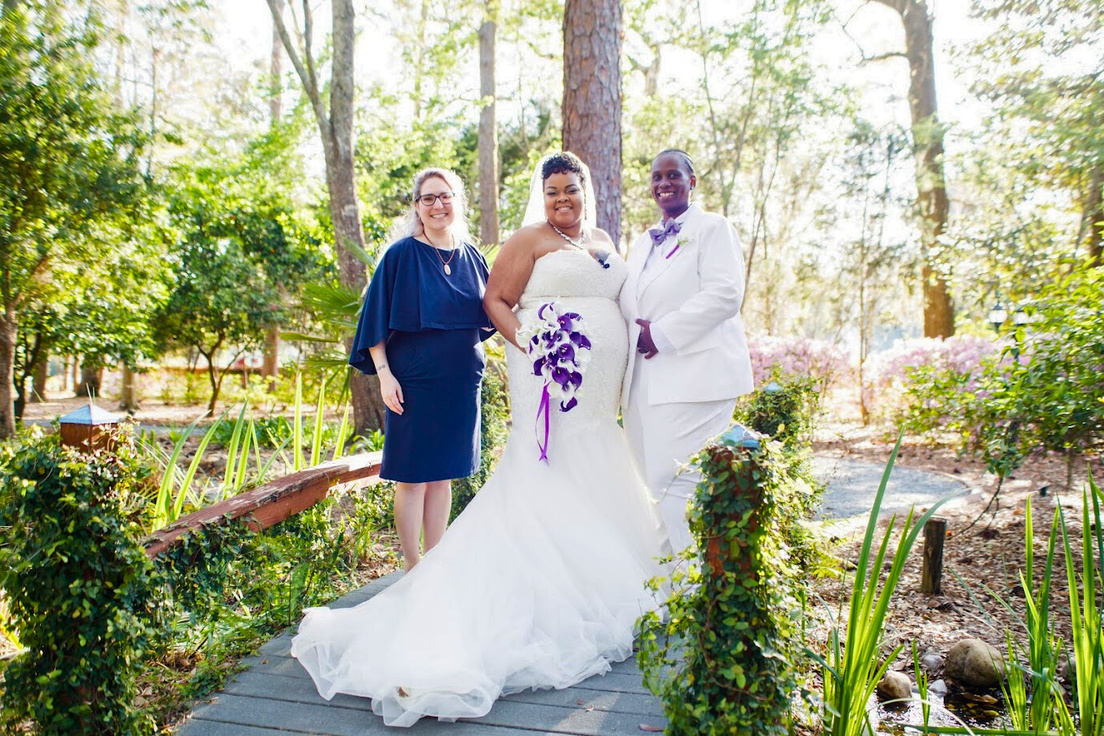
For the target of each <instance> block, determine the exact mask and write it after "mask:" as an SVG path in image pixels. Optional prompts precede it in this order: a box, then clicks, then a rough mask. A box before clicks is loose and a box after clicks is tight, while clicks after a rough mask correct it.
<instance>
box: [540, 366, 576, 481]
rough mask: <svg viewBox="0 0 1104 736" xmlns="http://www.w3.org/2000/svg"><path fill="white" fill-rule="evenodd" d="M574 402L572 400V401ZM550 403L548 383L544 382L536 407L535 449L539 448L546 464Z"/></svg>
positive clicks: (541, 457)
mask: <svg viewBox="0 0 1104 736" xmlns="http://www.w3.org/2000/svg"><path fill="white" fill-rule="evenodd" d="M572 400H574V399H572ZM550 403H551V397H550V396H549V395H548V383H547V382H545V384H544V389H543V390H542V391H541V399H540V404H539V405H538V406H537V447H539V448H540V451H541V454H540V459H541V460H543V461H545V462H548V430H549V422H550V421H551V419H552V418H551V417H550V416H549V412H550V411H551V409H550V407H549V404H550ZM541 414H544V442H543V443H541V440H540V418H541Z"/></svg>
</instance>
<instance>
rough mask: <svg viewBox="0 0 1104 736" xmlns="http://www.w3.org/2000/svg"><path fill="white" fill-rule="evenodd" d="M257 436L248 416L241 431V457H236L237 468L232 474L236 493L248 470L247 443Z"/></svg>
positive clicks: (243, 483) (251, 420) (240, 487)
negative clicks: (247, 420) (246, 423)
mask: <svg viewBox="0 0 1104 736" xmlns="http://www.w3.org/2000/svg"><path fill="white" fill-rule="evenodd" d="M256 436H257V432H256V430H255V429H254V427H253V417H250V418H249V425H248V426H247V427H246V429H245V431H244V432H242V450H241V457H240V458H238V469H237V472H236V473H235V474H234V492H235V493H237V492H238V491H240V490H241V489H242V486H244V485H245V477H246V471H247V470H249V443H250V442H252V441H253V438H254V437H256Z"/></svg>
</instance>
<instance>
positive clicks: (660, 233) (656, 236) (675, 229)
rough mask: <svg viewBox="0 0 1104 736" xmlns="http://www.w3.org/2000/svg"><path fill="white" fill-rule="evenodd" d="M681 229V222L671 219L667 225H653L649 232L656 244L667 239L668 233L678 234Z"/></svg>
mask: <svg viewBox="0 0 1104 736" xmlns="http://www.w3.org/2000/svg"><path fill="white" fill-rule="evenodd" d="M681 229H682V224H681V223H679V222H676V221H675V220H671V221H670V222H668V223H667V227H653V228H652V229H650V230H649V231H648V234H649V235H651V236H652V245H653V246H655V245H659V244H660V243H662V242H663V241H664V240H666V239H667V236H668V235H678V234H679V230H681Z"/></svg>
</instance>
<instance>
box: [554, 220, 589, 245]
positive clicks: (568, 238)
mask: <svg viewBox="0 0 1104 736" xmlns="http://www.w3.org/2000/svg"><path fill="white" fill-rule="evenodd" d="M546 222H547V223H548V226H549V227H550V228H552V229H553V230H555V231H556V234H557V235H559V236H560V237H561V238H563V239H564V240H566V241H567V242H568V243H570V244H571V245H574V246H575V247H576V248H578V249H579V250H586V237H585V236H584V234H583V232H582V230H580V231H579V235H580V237H579V240H578V241H576V240H575V239H574V238H572V237H571V236H570V235H568V234H567V233H565V232H564V231H563V230H561V229H559V228H558V227H556V226H555V225H553V224H552V221H551V220H546Z"/></svg>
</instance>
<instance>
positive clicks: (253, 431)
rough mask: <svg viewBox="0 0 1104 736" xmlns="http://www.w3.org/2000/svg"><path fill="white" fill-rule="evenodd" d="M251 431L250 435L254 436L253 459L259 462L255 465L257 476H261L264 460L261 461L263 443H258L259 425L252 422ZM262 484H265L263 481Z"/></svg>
mask: <svg viewBox="0 0 1104 736" xmlns="http://www.w3.org/2000/svg"><path fill="white" fill-rule="evenodd" d="M249 430H250V433H251V434H252V435H253V457H254V458H255V459H256V461H257V464H256V465H255V467H256V468H257V474H258V475H260V473H261V464H262V460H261V443H260V442H258V441H257V423H256V422H254V421H252V420H250V422H249ZM260 482H263V479H262V480H261V481H260Z"/></svg>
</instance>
